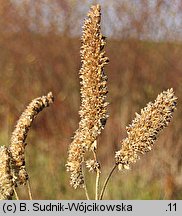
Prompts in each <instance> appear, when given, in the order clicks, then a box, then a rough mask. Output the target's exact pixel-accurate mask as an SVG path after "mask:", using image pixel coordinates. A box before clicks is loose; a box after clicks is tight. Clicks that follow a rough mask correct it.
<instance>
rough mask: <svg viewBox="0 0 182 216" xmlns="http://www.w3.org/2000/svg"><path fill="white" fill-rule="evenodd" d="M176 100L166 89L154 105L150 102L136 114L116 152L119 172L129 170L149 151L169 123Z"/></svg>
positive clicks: (172, 93)
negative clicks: (132, 164)
mask: <svg viewBox="0 0 182 216" xmlns="http://www.w3.org/2000/svg"><path fill="white" fill-rule="evenodd" d="M176 102H177V98H176V97H175V95H174V92H173V89H168V90H167V91H164V92H162V93H161V94H159V95H158V96H157V99H156V100H155V101H154V103H152V102H150V103H148V105H147V106H146V107H145V108H144V109H142V110H141V115H139V114H138V113H136V118H135V119H134V120H133V122H132V124H131V125H129V127H127V128H126V129H127V134H128V137H127V138H125V139H124V140H123V141H122V143H121V149H120V150H119V151H118V152H116V154H115V159H116V164H117V165H118V168H119V170H123V169H129V168H130V164H131V163H135V162H136V161H137V160H138V159H139V158H140V156H139V155H140V154H145V153H146V152H148V151H150V150H151V149H152V147H153V144H154V142H155V140H156V138H157V135H158V133H159V132H160V131H161V130H162V129H163V128H165V127H166V126H167V125H168V123H169V122H170V120H171V118H172V116H173V112H174V110H175V108H176Z"/></svg>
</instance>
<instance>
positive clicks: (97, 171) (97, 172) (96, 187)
mask: <svg viewBox="0 0 182 216" xmlns="http://www.w3.org/2000/svg"><path fill="white" fill-rule="evenodd" d="M96 150H97V140H95V142H94V144H93V149H92V152H93V156H94V160H95V164H96V182H95V200H98V198H99V182H100V181H99V180H100V165H99V163H98V162H97V154H96Z"/></svg>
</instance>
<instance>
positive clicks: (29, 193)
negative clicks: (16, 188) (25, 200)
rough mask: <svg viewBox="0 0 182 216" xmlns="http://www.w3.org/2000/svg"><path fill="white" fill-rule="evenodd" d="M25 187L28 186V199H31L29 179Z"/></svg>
mask: <svg viewBox="0 0 182 216" xmlns="http://www.w3.org/2000/svg"><path fill="white" fill-rule="evenodd" d="M27 188H28V195H29V198H30V200H32V192H31V187H30V181H29V180H27Z"/></svg>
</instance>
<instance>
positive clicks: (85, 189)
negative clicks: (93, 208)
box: [82, 165, 90, 200]
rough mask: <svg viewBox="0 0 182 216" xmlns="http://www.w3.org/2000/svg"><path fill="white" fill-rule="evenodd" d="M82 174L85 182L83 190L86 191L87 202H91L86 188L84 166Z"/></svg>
mask: <svg viewBox="0 0 182 216" xmlns="http://www.w3.org/2000/svg"><path fill="white" fill-rule="evenodd" d="M82 173H83V180H84V184H83V189H84V191H85V195H86V197H87V200H90V198H89V195H88V190H87V186H86V183H85V174H84V171H83V165H82Z"/></svg>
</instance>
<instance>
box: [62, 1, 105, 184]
mask: <svg viewBox="0 0 182 216" xmlns="http://www.w3.org/2000/svg"><path fill="white" fill-rule="evenodd" d="M100 10H101V9H100V6H99V5H95V6H92V7H91V10H90V12H89V13H88V18H87V19H86V20H85V22H84V26H83V35H82V46H81V51H80V54H81V63H82V67H81V69H80V72H79V74H80V79H81V82H80V84H81V90H80V94H81V106H80V111H79V115H80V122H79V128H78V130H77V131H76V132H75V136H74V138H73V141H72V143H71V144H70V147H69V151H68V161H67V164H66V166H67V171H69V172H71V181H70V183H71V185H72V186H73V187H74V188H77V186H79V185H80V186H81V185H83V183H84V181H83V175H82V171H81V170H82V169H81V166H82V162H83V161H84V154H85V151H87V150H90V149H91V148H92V147H93V146H92V144H93V143H94V141H95V140H96V139H97V137H98V135H99V134H100V133H101V130H102V129H103V128H104V126H105V124H106V120H107V118H108V114H107V105H108V102H106V95H107V85H106V84H107V76H106V74H105V73H104V66H105V65H106V64H107V63H108V61H109V60H108V58H107V57H105V56H104V55H105V52H104V51H103V48H104V45H105V37H104V36H103V35H102V34H101V30H100V21H101V12H100Z"/></svg>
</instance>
